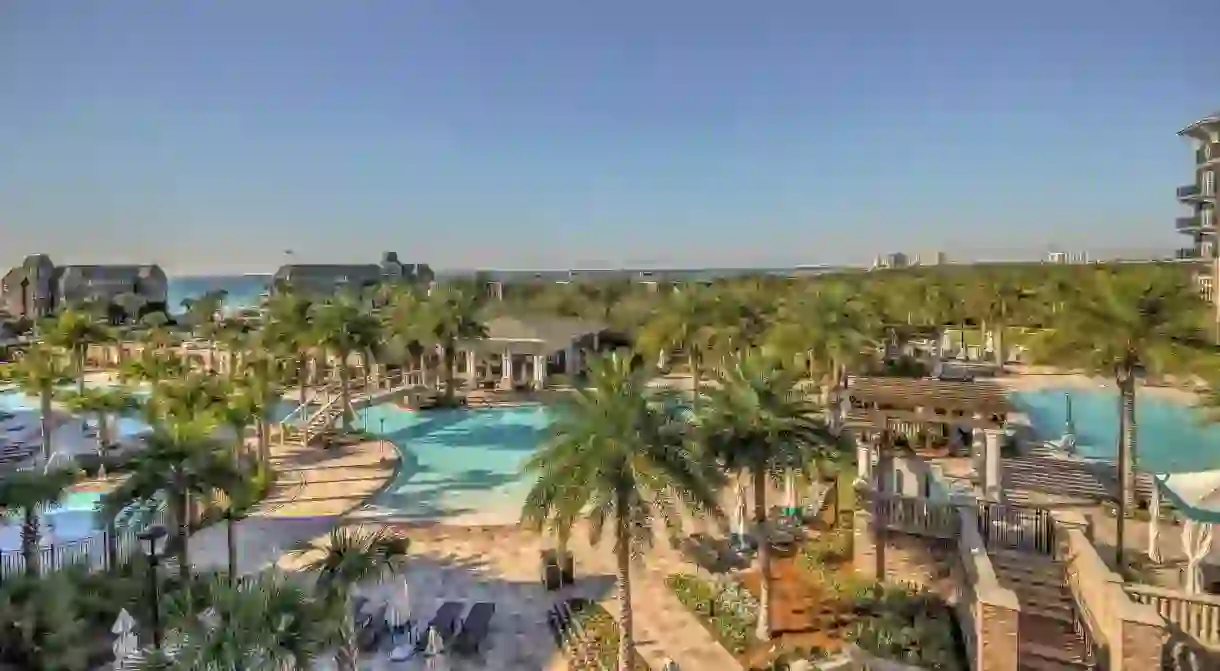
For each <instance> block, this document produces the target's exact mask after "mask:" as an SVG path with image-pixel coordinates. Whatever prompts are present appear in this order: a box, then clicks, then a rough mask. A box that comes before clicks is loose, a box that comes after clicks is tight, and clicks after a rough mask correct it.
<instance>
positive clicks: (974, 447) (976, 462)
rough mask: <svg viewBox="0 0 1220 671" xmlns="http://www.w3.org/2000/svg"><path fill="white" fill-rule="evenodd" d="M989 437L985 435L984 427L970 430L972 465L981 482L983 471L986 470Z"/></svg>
mask: <svg viewBox="0 0 1220 671" xmlns="http://www.w3.org/2000/svg"><path fill="white" fill-rule="evenodd" d="M986 452H987V439H986V438H985V437H984V435H983V429H981V428H979V427H977V426H976V427H975V428H973V429H971V431H970V465H971V467H972V468H973V470H974V476H975V477H976V478H978V480H979V481H980V482H981V481H982V478H983V471H985V470H986V463H985V462H984V459H985V458H986Z"/></svg>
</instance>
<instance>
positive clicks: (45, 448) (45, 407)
mask: <svg viewBox="0 0 1220 671" xmlns="http://www.w3.org/2000/svg"><path fill="white" fill-rule="evenodd" d="M51 393H52V390H51V389H44V390H43V391H42V394H41V395H40V397H39V405H40V406H41V407H40V408H39V412H40V414H39V417H38V428H39V429H40V430H41V431H42V463H43V464H44V465H45V464H46V463H47V462H48V461H50V459H51Z"/></svg>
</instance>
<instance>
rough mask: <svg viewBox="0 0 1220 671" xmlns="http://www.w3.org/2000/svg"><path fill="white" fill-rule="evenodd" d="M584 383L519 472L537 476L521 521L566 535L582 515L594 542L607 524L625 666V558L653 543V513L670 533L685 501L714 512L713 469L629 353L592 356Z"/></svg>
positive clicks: (623, 665) (629, 646) (629, 649)
mask: <svg viewBox="0 0 1220 671" xmlns="http://www.w3.org/2000/svg"><path fill="white" fill-rule="evenodd" d="M589 363H590V369H589V383H590V385H589V386H587V387H585V388H579V389H577V390H576V391H575V392H574V393H573V394H572V396H571V397H570V399H568V400H567V401H566V402H565V403H564V404H563V405H561V406H559V412H558V414H557V418H556V421H555V424H554V425H553V428H552V430H553V435H552V437H551V439H550V440H549V441H548V442H547V443H546V444H545V445H543V446H542V447H541V448H539V450H538V451H537V452H536V453H535V454H534V455H533V457H531V458H530V460H529V461H528V462H527V464H526V465H525V471H526V472H527V473H529V474H531V475H532V476H533V477H535V478H536V481H535V483H534V485H533V487H532V489H531V490H530V492H529V494H528V495H527V496H526V499H525V504H524V506H523V507H522V511H521V518H522V524H523V525H525V526H527V527H530V528H533V529H536V530H541V529H543V528H544V527H549V528H550V529H552V530H553V531H555V532H556V533H557V534H558V535H559V537H560V538H568V537H569V536H570V534H571V532H572V529H573V526H574V525H575V524H576V522H577V520H581V519H584V520H587V521H588V524H589V527H588V531H589V538H590V541H591V542H592V543H594V544H596V543H598V542H600V540H601V536H602V530H603V529H604V528H605V527H606V525H607V524H608V525H610V530H611V534H612V536H613V539H614V554H615V559H616V563H617V578H618V602H619V617H618V624H619V654H618V668H619V669H620V671H627V670H628V669H630V668H632V667H631V659H632V654H633V650H634V645H633V640H632V635H631V632H632V610H631V563H632V560H633V559H638V558H640V556H641V554H642V552H643V551H644V550H645V549H647V548H648V547H650V546H651V544H652V542H653V539H654V534H655V529H654V523H655V521H656V519H657V518H660V519H662V520H664V522H665V524H666V526H667V527H668V531H669V533H670V534H671V535H673V534H676V533H677V532H678V528H677V527H678V525H679V524H680V519H681V516H680V514H679V513H680V511H681V510H682V508H683V507H689V508H691V509H694V510H707V511H711V512H712V513H713V514H715V515H717V516H719V508H718V507H717V506H716V489H715V487H716V484H717V478H716V477H715V475H716V474H715V473H714V472H713V471H710V470H709V469H708V468H707V466H706V465H705V463H704V462H702V461H701V460H700V459H699V458H698V455H696V454H695V452H694V451H693V450H692V449H690V446H689V444H688V443H687V441H686V440H685V438H686V431H685V429H686V426H687V425H686V422H685V421H684V420H683V419H682V418H681V415H680V414H679V412H677V411H676V409H675V408H676V406H675V405H674V404H672V403H665V402H664V399H663V398H661V397H658V396H657V395H656V394H654V393H652V392H651V390H650V388H649V386H648V379H649V376H650V374H651V371H650V370H644V369H638V370H632V367H631V361H630V358H629V357H625V356H620V355H618V354H610V355H607V356H605V357H600V358H595V359H593V360H591V361H590V362H589Z"/></svg>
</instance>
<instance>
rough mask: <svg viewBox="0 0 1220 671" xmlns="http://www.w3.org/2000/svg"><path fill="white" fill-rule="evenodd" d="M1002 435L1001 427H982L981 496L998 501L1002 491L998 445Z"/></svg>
mask: <svg viewBox="0 0 1220 671" xmlns="http://www.w3.org/2000/svg"><path fill="white" fill-rule="evenodd" d="M1003 437H1004V432H1003V431H1002V430H1001V429H983V471H982V473H981V475H982V483H983V498H985V499H987V500H988V501H999V500H1000V498H1001V495H1002V491H1003V483H1002V482H1001V478H1000V476H1001V473H1002V467H1001V463H1000V445H1001V441H1002V439H1003Z"/></svg>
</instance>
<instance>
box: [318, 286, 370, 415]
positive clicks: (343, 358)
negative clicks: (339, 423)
mask: <svg viewBox="0 0 1220 671" xmlns="http://www.w3.org/2000/svg"><path fill="white" fill-rule="evenodd" d="M312 326H313V334H314V338H315V339H316V341H317V343H318V344H319V345H321V346H322V347H323V348H324V349H325V350H326V351H327V352H329V353H330V354H331V355H332V356H334V357H335V358H336V359H338V367H339V386H340V389H339V394H340V403H342V405H343V428H344V430H350V429H351V426H352V401H351V389H349V386H350V381H351V369H350V368H349V364H348V360H349V359H351V357H352V355H353V354H360V355H361V356H363V355H364V354H365V353H367V352H368V350H369V348H370V347H372V346H374V345H375V344H376V343H377V340H378V331H379V328H380V324H379V322H378V321H377V319H376V318H375V317H373V315H372V314H370V313H369V312H368V311H367V310H366V309H365V306H364V304H363V303H361V302H360V301H359V300H358V299H357V298H356V297H355V296H353V295H351V294H346V293H345V294H339V295H337V296H334V297H332V298H329V299H327V300H325V301H323V302H321V303H317V304H315V305H314V306H313V309H312Z"/></svg>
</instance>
